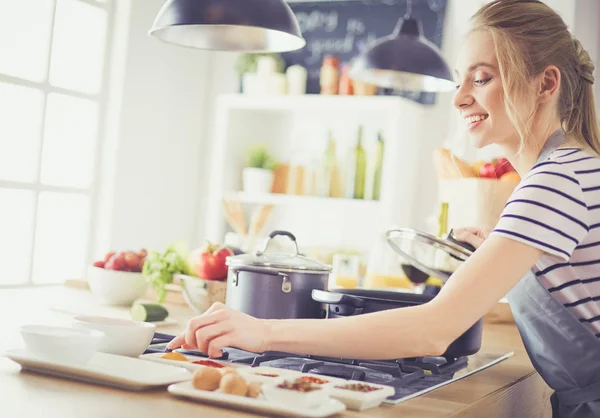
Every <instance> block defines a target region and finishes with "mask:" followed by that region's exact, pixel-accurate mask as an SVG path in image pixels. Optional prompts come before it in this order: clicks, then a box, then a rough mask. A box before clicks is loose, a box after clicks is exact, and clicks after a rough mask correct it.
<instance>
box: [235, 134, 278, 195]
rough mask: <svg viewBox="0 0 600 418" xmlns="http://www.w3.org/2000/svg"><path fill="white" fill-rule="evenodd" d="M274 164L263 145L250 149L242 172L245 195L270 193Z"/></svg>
mask: <svg viewBox="0 0 600 418" xmlns="http://www.w3.org/2000/svg"><path fill="white" fill-rule="evenodd" d="M275 166H276V162H275V159H274V158H273V156H271V154H270V153H269V151H268V150H267V148H266V146H265V145H262V144H259V145H255V146H254V147H252V148H251V149H250V151H249V154H248V162H247V166H246V167H245V168H244V170H243V172H242V187H243V190H244V192H247V193H270V192H271V188H272V187H273V177H274V174H273V170H274V169H275Z"/></svg>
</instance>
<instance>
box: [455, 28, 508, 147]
mask: <svg viewBox="0 0 600 418" xmlns="http://www.w3.org/2000/svg"><path fill="white" fill-rule="evenodd" d="M456 82H457V90H456V94H455V96H454V106H455V107H456V108H457V109H458V110H459V112H460V114H461V116H462V118H463V120H464V122H465V125H466V128H467V131H468V133H469V136H470V138H471V142H472V143H473V145H474V146H475V147H477V148H482V147H485V146H486V145H490V144H499V145H500V144H507V143H509V142H514V141H518V138H519V137H518V134H517V131H516V129H515V128H514V125H513V124H512V122H511V121H510V119H509V118H508V114H507V113H506V108H505V106H504V89H503V87H502V80H501V79H500V73H499V70H498V59H497V58H496V51H495V46H494V41H493V39H492V36H491V35H490V34H489V33H488V32H485V31H475V32H472V33H471V34H469V35H468V37H467V38H466V40H465V43H464V45H463V48H462V50H461V52H460V55H459V58H458V63H457V68H456Z"/></svg>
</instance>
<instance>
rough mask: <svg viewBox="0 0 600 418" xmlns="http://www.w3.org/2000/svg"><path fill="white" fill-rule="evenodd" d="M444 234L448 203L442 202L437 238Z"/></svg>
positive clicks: (446, 230)
mask: <svg viewBox="0 0 600 418" xmlns="http://www.w3.org/2000/svg"><path fill="white" fill-rule="evenodd" d="M446 235H448V203H447V202H442V206H441V207H440V216H439V218H438V238H446Z"/></svg>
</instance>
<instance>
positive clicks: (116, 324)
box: [73, 316, 156, 357]
mask: <svg viewBox="0 0 600 418" xmlns="http://www.w3.org/2000/svg"><path fill="white" fill-rule="evenodd" d="M73 328H76V329H87V330H98V331H101V332H102V333H104V338H103V339H102V341H101V342H100V345H99V346H98V351H100V352H103V353H109V354H117V355H120V356H127V357H139V356H140V355H141V354H142V353H143V352H144V351H146V348H147V347H148V344H150V342H151V341H152V337H153V336H154V331H155V330H156V325H154V324H151V323H149V322H140V321H132V320H129V319H117V318H105V317H102V316H76V317H74V318H73Z"/></svg>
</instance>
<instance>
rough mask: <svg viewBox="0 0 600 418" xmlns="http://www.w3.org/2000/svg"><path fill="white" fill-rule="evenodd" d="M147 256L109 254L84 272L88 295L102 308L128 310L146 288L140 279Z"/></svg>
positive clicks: (121, 252)
mask: <svg viewBox="0 0 600 418" xmlns="http://www.w3.org/2000/svg"><path fill="white" fill-rule="evenodd" d="M146 255H147V252H146V250H144V249H142V250H140V251H139V252H134V251H117V252H114V251H111V252H109V253H107V254H106V255H105V256H104V259H103V260H98V261H96V262H94V264H93V265H92V266H90V267H89V268H88V271H87V279H88V283H89V286H90V290H91V291H92V294H94V295H95V296H96V297H97V298H98V299H100V301H101V302H102V303H104V304H106V305H123V306H131V305H132V304H133V302H134V301H135V300H136V299H138V298H139V297H141V296H142V295H143V294H144V293H145V292H146V290H147V288H148V283H147V281H146V278H145V277H144V276H143V275H142V266H143V265H144V261H145V259H146Z"/></svg>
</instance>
